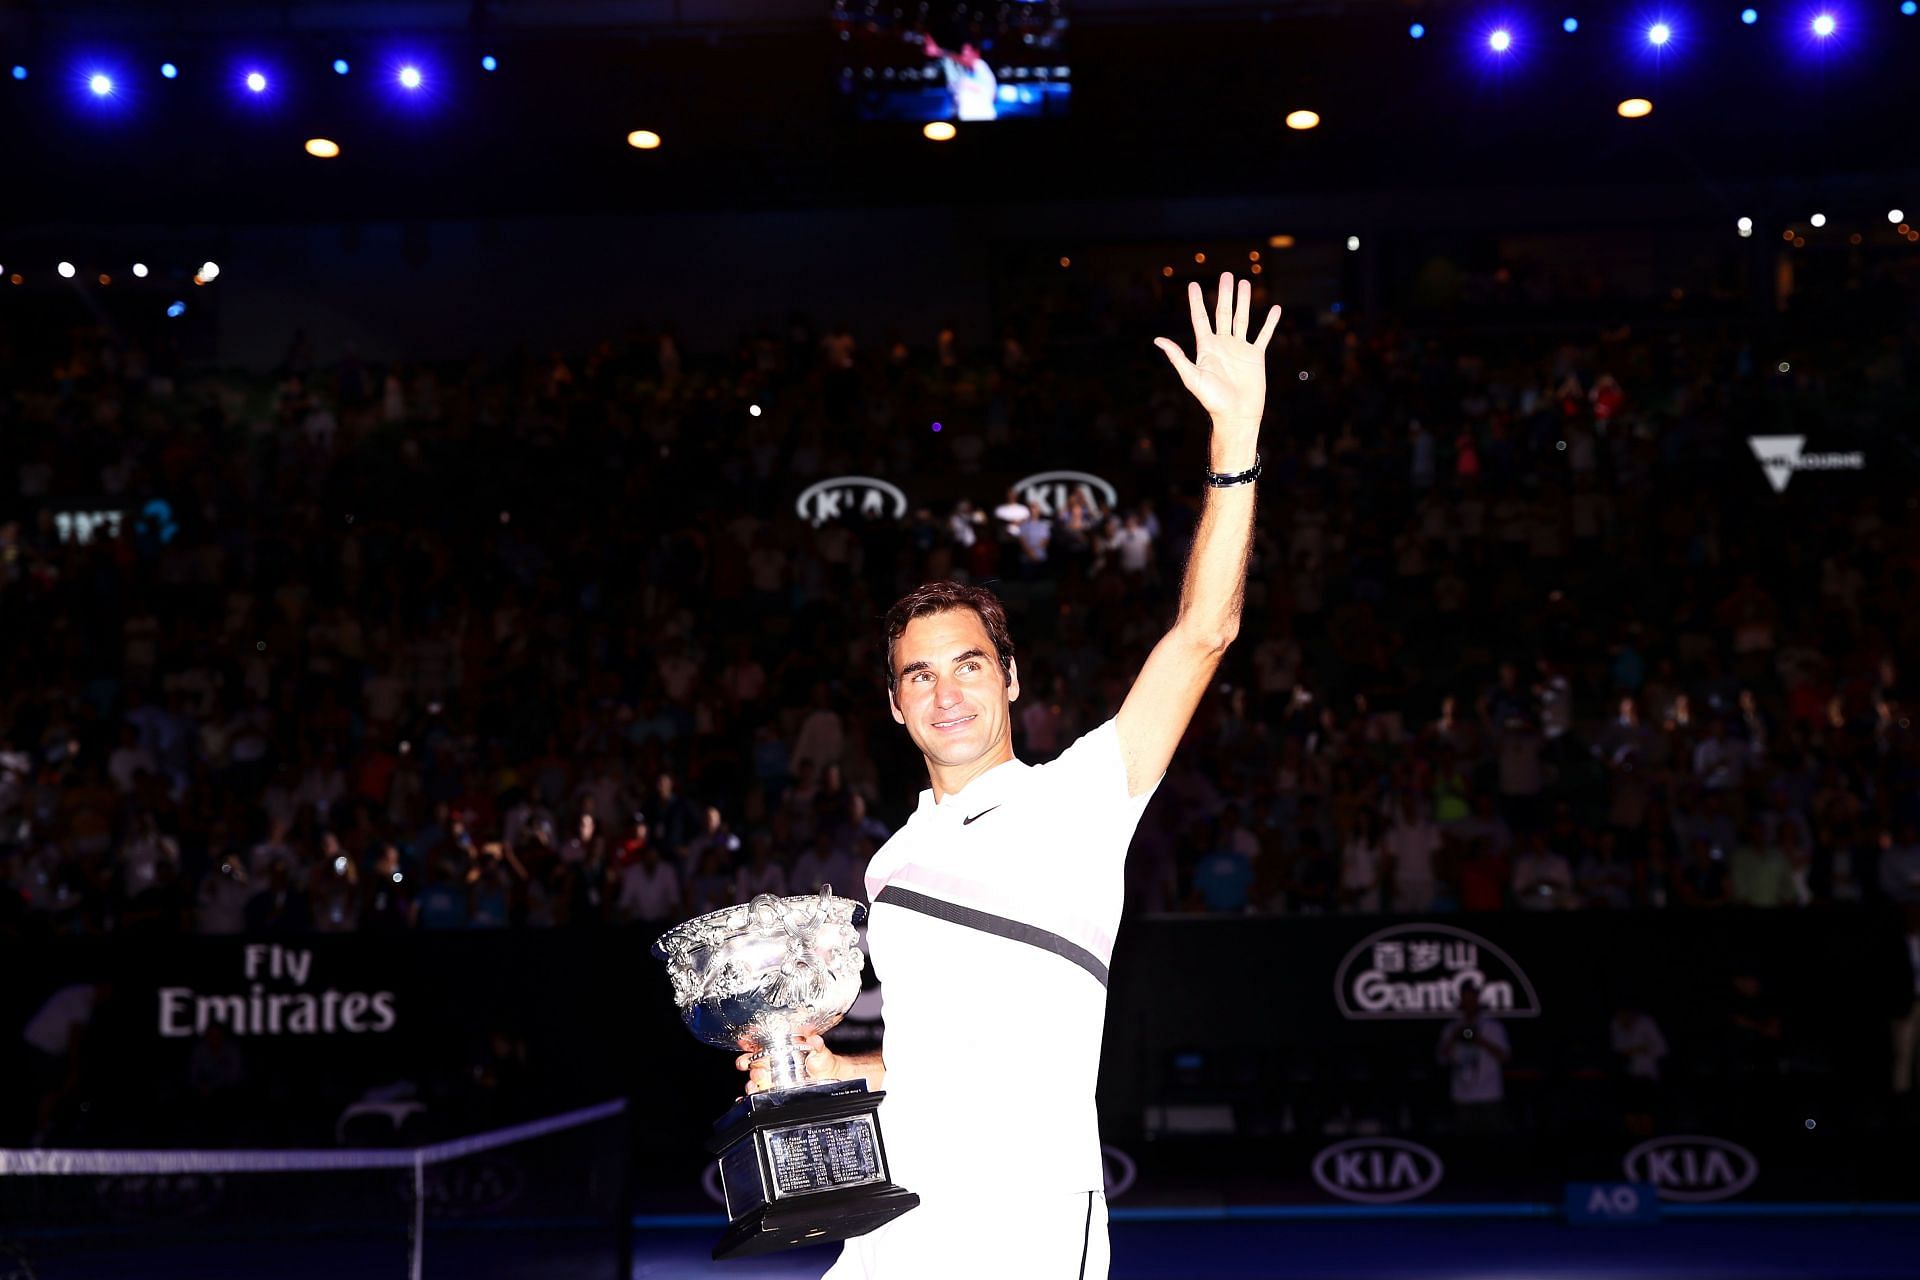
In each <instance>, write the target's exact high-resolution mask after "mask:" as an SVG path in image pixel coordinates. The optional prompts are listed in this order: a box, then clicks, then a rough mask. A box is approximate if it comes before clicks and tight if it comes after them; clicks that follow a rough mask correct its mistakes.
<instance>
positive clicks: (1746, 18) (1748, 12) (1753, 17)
mask: <svg viewBox="0 0 1920 1280" xmlns="http://www.w3.org/2000/svg"><path fill="white" fill-rule="evenodd" d="M1740 21H1742V22H1744V23H1746V24H1747V25H1748V26H1752V25H1753V24H1754V23H1756V22H1758V21H1760V15H1759V14H1758V13H1756V12H1755V11H1754V10H1752V9H1742V10H1741V11H1740Z"/></svg>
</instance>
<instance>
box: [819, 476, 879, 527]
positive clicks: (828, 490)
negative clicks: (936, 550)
mask: <svg viewBox="0 0 1920 1280" xmlns="http://www.w3.org/2000/svg"><path fill="white" fill-rule="evenodd" d="M793 509H794V512H795V513H796V514H797V515H799V517H800V518H801V519H802V520H805V521H807V522H808V523H809V524H811V525H813V526H814V528H816V529H817V528H819V527H820V526H821V525H823V524H825V523H827V521H829V520H840V519H843V518H845V517H847V516H858V517H859V518H860V519H862V520H881V519H886V518H888V517H891V518H892V519H895V520H898V519H899V518H900V517H901V516H904V515H906V514H907V495H906V494H904V493H902V492H900V490H899V489H898V488H897V487H896V486H894V485H891V484H888V483H887V482H886V481H885V480H878V479H875V478H874V477H873V476H835V477H834V478H833V479H831V480H822V481H821V482H820V483H819V484H815V485H809V486H807V490H806V492H805V493H802V494H801V495H800V497H799V500H798V501H796V502H795V503H794V504H793Z"/></svg>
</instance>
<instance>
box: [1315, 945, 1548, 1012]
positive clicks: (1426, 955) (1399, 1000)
mask: <svg viewBox="0 0 1920 1280" xmlns="http://www.w3.org/2000/svg"><path fill="white" fill-rule="evenodd" d="M1466 987H1478V988H1479V989H1480V1007H1481V1008H1482V1009H1484V1010H1486V1011H1487V1012H1488V1013H1490V1014H1494V1015H1497V1016H1499V1017H1502V1018H1533V1017H1538V1016H1539V1013H1540V997H1539V996H1537V995H1536V994H1534V990H1533V983H1531V982H1529V981H1528V980H1527V975H1526V974H1524V973H1522V972H1521V971H1520V966H1519V965H1517V964H1515V963H1514V962H1513V959H1512V957H1510V956H1509V955H1507V953H1506V952H1504V951H1502V950H1501V949H1500V948H1498V947H1496V946H1494V945H1493V944H1492V943H1491V942H1488V941H1487V940H1486V939H1485V938H1483V937H1481V936H1480V935H1479V934H1477V933H1468V932H1467V931H1466V930H1465V929H1456V928H1454V927H1453V926H1452V925H1445V924H1399V925H1395V926H1393V927H1392V928H1391V929H1382V930H1381V931H1380V932H1378V933H1375V934H1371V935H1369V936H1368V937H1366V938H1364V939H1362V940H1361V942H1360V945H1359V946H1357V947H1355V948H1354V949H1353V950H1351V951H1349V952H1347V958H1346V959H1344V960H1342V961H1341V962H1340V969H1339V972H1337V973H1336V974H1335V975H1334V979H1333V998H1334V1000H1335V1002H1336V1003H1338V1004H1339V1006H1340V1013H1341V1016H1342V1017H1345V1018H1348V1019H1350V1020H1353V1021H1356V1022H1368V1021H1374V1020H1376V1019H1388V1018H1435V1019H1446V1018H1451V1017H1452V1016H1453V1015H1454V1013H1455V1012H1456V1011H1458V1010H1459V1008H1460V992H1461V990H1462V989H1463V988H1466Z"/></svg>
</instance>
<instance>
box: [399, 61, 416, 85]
mask: <svg viewBox="0 0 1920 1280" xmlns="http://www.w3.org/2000/svg"><path fill="white" fill-rule="evenodd" d="M400 85H401V87H402V88H406V89H418V88H419V87H420V68H418V67H416V66H412V65H408V66H404V67H402V68H400Z"/></svg>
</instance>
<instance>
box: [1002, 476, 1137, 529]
mask: <svg viewBox="0 0 1920 1280" xmlns="http://www.w3.org/2000/svg"><path fill="white" fill-rule="evenodd" d="M1013 493H1014V496H1015V497H1017V498H1019V499H1020V501H1022V502H1024V503H1026V504H1027V505H1028V506H1029V507H1032V508H1033V513H1034V514H1035V515H1038V516H1049V517H1050V516H1057V515H1059V514H1060V513H1061V512H1062V511H1065V510H1066V509H1067V500H1068V499H1070V498H1071V497H1073V495H1074V494H1076V493H1078V494H1080V495H1081V496H1082V497H1083V498H1085V499H1086V501H1087V505H1088V506H1089V507H1091V508H1092V509H1093V516H1094V519H1096V520H1099V519H1104V518H1105V517H1107V516H1109V515H1111V514H1112V513H1113V510H1114V508H1115V507H1117V506H1119V505H1120V495H1119V494H1117V493H1115V492H1114V491H1113V486H1112V485H1110V484H1108V483H1107V482H1106V481H1105V480H1102V479H1101V478H1100V477H1099V476H1096V475H1091V474H1089V473H1088V472H1085V471H1042V472H1040V473H1039V474H1038V475H1031V476H1028V477H1027V478H1026V479H1025V480H1022V481H1020V482H1019V483H1017V484H1015V485H1014V486H1013Z"/></svg>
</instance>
